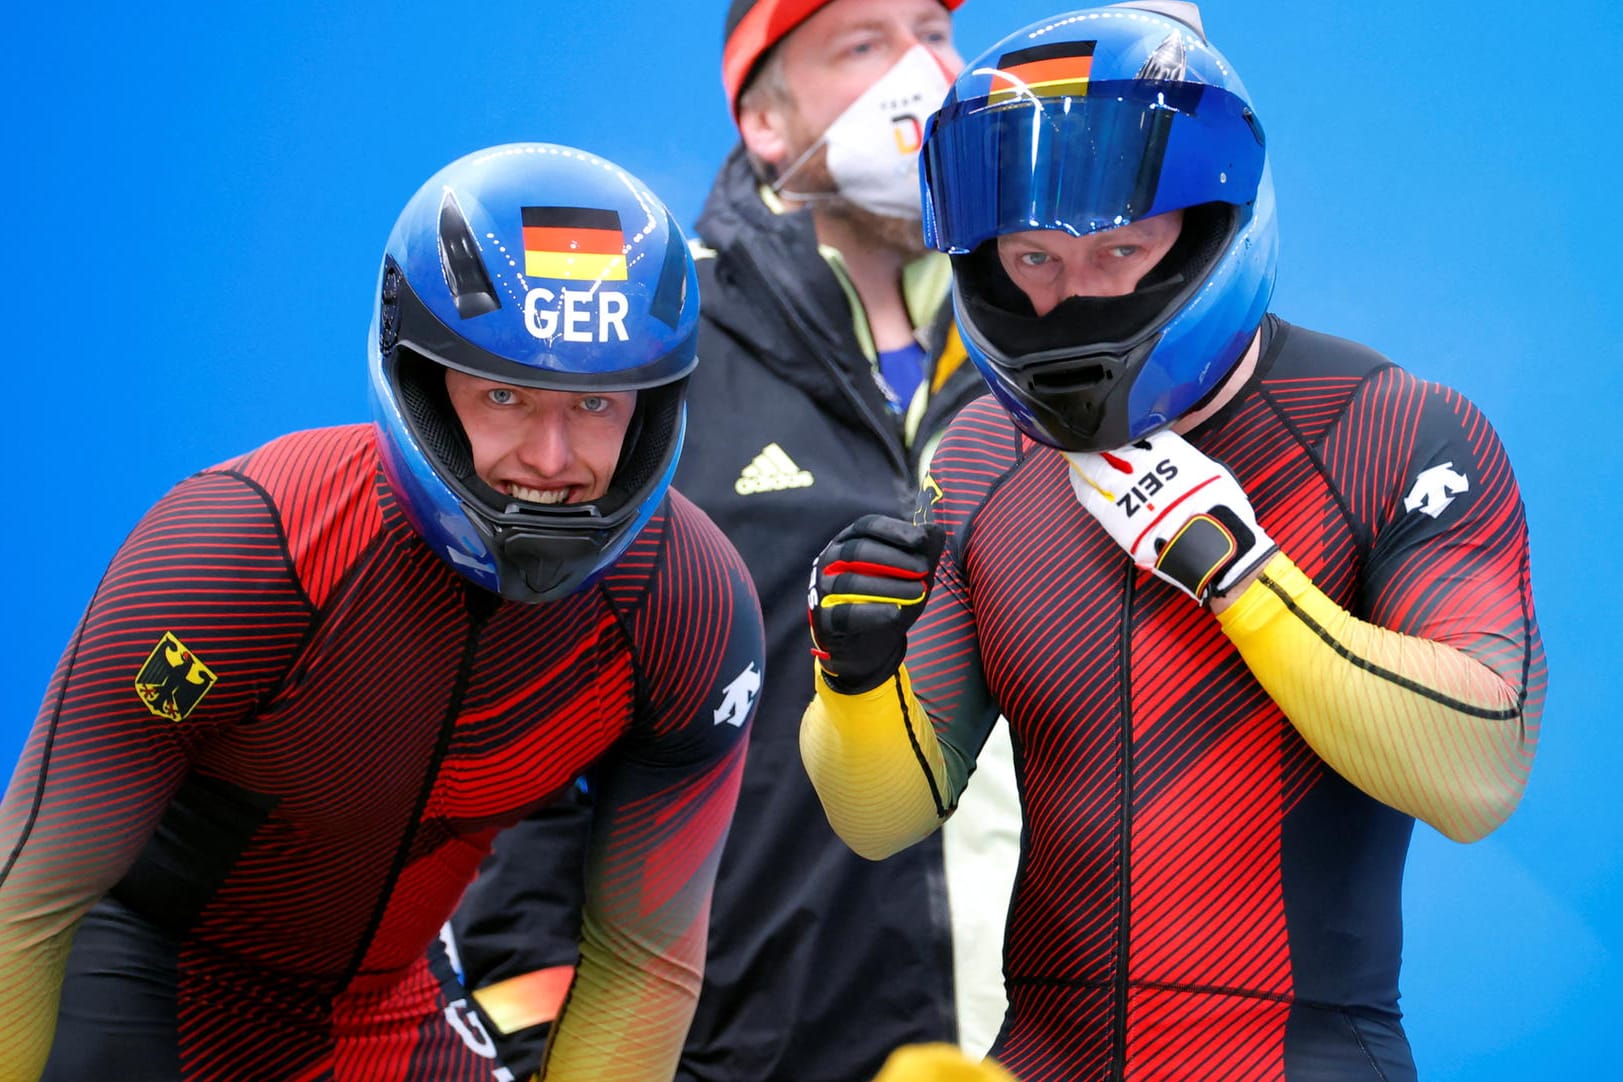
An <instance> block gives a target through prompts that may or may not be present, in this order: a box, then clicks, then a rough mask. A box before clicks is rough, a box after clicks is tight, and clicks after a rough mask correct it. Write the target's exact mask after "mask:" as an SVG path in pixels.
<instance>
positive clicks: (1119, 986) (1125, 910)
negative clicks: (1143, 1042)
mask: <svg viewBox="0 0 1623 1082" xmlns="http://www.w3.org/2000/svg"><path fill="white" fill-rule="evenodd" d="M1137 575H1138V570H1137V568H1135V567H1134V566H1133V565H1132V563H1131V562H1129V563H1128V565H1127V573H1126V589H1125V590H1124V591H1123V604H1122V617H1121V796H1120V802H1119V804H1118V807H1119V808H1120V809H1121V830H1120V834H1119V836H1120V842H1119V843H1118V857H1117V861H1116V864H1117V874H1118V875H1119V877H1120V884H1119V886H1118V887H1117V889H1116V977H1115V988H1114V989H1113V999H1114V1003H1113V1014H1114V1018H1115V1022H1114V1024H1113V1026H1112V1029H1113V1031H1114V1032H1113V1033H1112V1035H1111V1043H1112V1045H1113V1046H1114V1047H1113V1049H1112V1053H1111V1060H1112V1062H1111V1071H1110V1077H1111V1078H1113V1079H1118V1080H1119V1079H1125V1078H1126V1077H1127V985H1128V971H1127V964H1128V957H1127V953H1128V943H1129V938H1130V934H1131V931H1132V928H1131V921H1132V893H1133V881H1132V880H1133V877H1132V860H1133V857H1132V852H1133V850H1132V842H1133V695H1132V660H1133V656H1132V654H1133V592H1134V587H1135V585H1136V582H1137Z"/></svg>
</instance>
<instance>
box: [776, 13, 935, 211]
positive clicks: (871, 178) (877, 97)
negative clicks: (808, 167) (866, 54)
mask: <svg viewBox="0 0 1623 1082" xmlns="http://www.w3.org/2000/svg"><path fill="white" fill-rule="evenodd" d="M951 86H952V81H951V80H950V79H949V78H948V77H947V73H946V72H945V71H944V70H942V67H941V61H940V60H938V59H937V58H936V56H935V54H934V53H932V52H931V51H930V50H929V49H927V48H925V47H924V46H923V45H915V46H913V47H912V48H911V49H909V50H907V52H906V53H904V54H902V58H901V59H900V60H898V61H896V63H895V64H894V65H893V66H892V67H891V69H890V70H889V71H887V72H886V73H885V74H884V75H882V76H880V77H879V78H878V79H877V80H876V81H875V82H874V84H873V85H872V86H870V87H869V88H868V89H867V90H865V91H863V92H862V96H861V97H859V98H857V100H856V101H854V102H852V103H851V104H850V105H849V106H847V107H846V110H845V112H843V113H841V114H840V115H839V116H837V117H835V118H834V122H833V123H831V124H830V125H829V126H828V129H827V130H826V131H824V132H823V134H822V136H821V137H820V138H819V139H818V140H817V142H815V143H813V144H812V145H811V146H810V147H808V148H807V149H806V152H805V153H804V154H802V155H801V156H800V157H798V158H796V159H795V161H794V162H793V164H791V165H790V166H789V168H788V169H786V170H784V172H783V175H782V176H780V177H779V178H778V180H777V182H776V183H775V184H773V185H772V188H773V190H774V191H777V192H780V193H782V194H784V195H788V196H790V197H792V198H795V199H817V198H827V197H828V193H819V192H804V193H803V192H796V191H792V190H789V189H787V188H786V187H785V184H786V182H787V181H788V180H789V178H790V177H791V176H793V175H794V172H795V170H796V169H799V168H800V166H801V165H802V164H803V163H804V162H805V161H806V159H807V158H809V157H811V155H812V154H813V153H814V152H815V151H816V150H817V148H818V147H819V146H823V145H827V147H828V172H829V175H830V176H831V177H833V179H834V184H835V186H836V187H837V188H838V194H839V195H841V196H843V197H844V198H845V199H847V200H849V201H850V202H852V203H855V204H856V205H857V206H859V207H862V208H863V209H865V210H869V211H872V212H873V213H874V214H879V215H882V216H884V217H886V218H913V219H917V218H918V217H919V216H920V213H921V211H920V208H919V146H920V144H921V143H922V142H923V140H924V121H925V119H926V118H927V117H929V115H930V114H931V113H933V112H935V111H936V110H937V109H939V108H940V107H941V100H942V99H943V98H945V97H946V96H947V91H948V89H950V88H951Z"/></svg>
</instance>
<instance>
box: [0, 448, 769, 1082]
mask: <svg viewBox="0 0 1623 1082" xmlns="http://www.w3.org/2000/svg"><path fill="white" fill-rule="evenodd" d="M762 651H763V646H762V636H761V625H760V617H759V608H758V605H757V602H756V599H755V596H754V591H753V587H752V586H751V584H750V579H749V576H748V574H747V572H746V571H745V569H744V567H743V565H742V563H741V562H740V561H739V559H738V557H737V554H736V553H735V552H734V551H733V549H732V547H731V545H729V544H728V542H727V541H726V540H725V539H724V538H723V537H722V536H721V534H720V533H719V532H718V531H717V530H716V529H715V527H714V526H713V525H712V524H711V523H710V522H709V520H708V519H707V518H705V517H704V516H703V514H701V513H699V512H698V511H697V510H696V509H695V508H694V507H693V506H692V504H690V503H689V502H687V500H686V499H684V498H683V497H682V496H681V495H680V494H678V493H676V492H674V491H673V492H672V493H671V494H670V495H669V497H668V499H667V501H666V502H665V504H664V505H663V506H662V507H661V509H660V510H659V511H658V512H657V513H656V514H655V516H654V518H653V519H652V521H651V522H650V523H649V525H648V526H647V527H646V528H645V529H644V530H643V531H642V532H641V533H640V534H639V535H638V536H637V537H636V538H635V539H634V540H633V541H632V543H631V545H630V547H629V548H628V549H627V551H626V552H625V553H624V554H623V555H622V557H621V558H620V559H619V560H618V561H616V563H615V564H614V565H613V566H612V567H611V568H609V569H608V571H607V572H606V573H604V575H603V576H602V577H601V579H600V581H599V582H598V583H597V584H595V585H593V586H591V587H589V588H586V589H584V590H582V591H580V592H578V593H576V594H574V595H572V596H570V597H567V598H564V599H562V600H558V601H554V602H551V603H547V604H541V605H524V604H515V603H507V602H503V601H501V599H500V598H498V597H497V596H496V595H495V594H492V593H488V592H486V591H483V590H481V589H479V588H477V587H475V586H474V585H472V584H471V583H470V582H468V581H467V580H465V579H464V578H463V577H461V576H460V575H458V574H457V572H456V571H455V570H453V569H452V568H451V567H450V566H449V565H448V564H446V563H444V562H442V560H441V559H440V558H439V557H438V556H436V555H435V553H434V552H433V551H432V550H431V549H430V548H429V547H428V546H427V545H426V544H425V543H423V542H422V541H421V539H420V538H419V537H418V535H417V534H416V533H415V532H414V531H413V530H412V528H411V527H410V525H409V524H408V523H407V521H406V518H405V516H404V514H403V512H402V510H401V508H400V507H399V506H398V504H397V503H396V501H395V499H394V497H393V496H392V494H391V492H390V490H389V488H388V485H387V483H386V481H385V480H384V479H383V476H382V474H381V472H380V469H379V458H378V451H377V447H376V444H375V442H374V431H373V429H372V428H370V427H367V426H352V427H346V428H336V429H326V430H319V431H312V432H304V433H297V434H294V435H291V436H287V437H284V438H282V439H279V440H276V441H273V442H271V443H269V444H267V445H266V446H264V447H262V448H260V449H258V450H256V451H253V452H251V453H249V454H246V455H243V456H242V457H240V458H237V459H234V460H232V461H230V462H227V463H225V464H223V465H221V466H218V467H216V468H213V469H210V470H206V471H204V472H202V473H199V474H196V475H194V476H193V477H191V478H189V479H187V480H186V481H184V482H182V483H181V484H180V485H178V486H177V487H176V488H175V489H174V490H173V491H171V492H170V493H169V495H167V496H166V497H165V498H164V499H163V500H161V501H160V502H159V503H158V504H157V505H155V506H154V507H153V509H152V510H151V511H150V512H148V514H147V515H146V516H145V517H144V518H143V520H142V521H141V523H140V524H139V525H138V526H137V527H136V529H135V531H134V532H133V533H132V534H131V535H130V536H129V538H128V539H127V540H126V541H125V543H124V545H123V546H122V548H121V549H120V550H119V552H118V554H117V555H116V557H115V558H114V560H113V562H112V565H111V566H110V568H109V569H108V571H107V573H106V575H105V577H104V578H103V579H102V582H101V584H100V586H99V588H98V589H97V591H96V594H95V596H94V597H93V599H92V600H91V602H90V606H89V609H88V611H87V612H86V613H85V616H84V619H83V621H82V623H81V624H80V626H79V629H78V631H77V632H76V633H75V635H74V636H73V639H72V641H71V642H70V644H69V645H68V648H67V651H66V653H65V655H64V656H63V658H62V661H61V663H60V665H59V667H58V669H57V672H56V675H55V678H54V680H53V681H52V683H51V686H50V689H49V692H48V694H47V696H46V699H45V702H44V705H43V706H42V707H41V710H40V713H39V716H38V720H37V721H36V723H35V726H34V729H33V733H32V735H31V737H30V739H29V741H28V744H27V746H26V748H25V750H24V752H23V754H22V757H21V759H20V760H19V762H18V764H17V767H16V771H15V774H14V775H13V778H12V782H11V786H10V788H9V790H8V791H7V794H6V798H5V803H4V805H3V808H0V1079H6V1080H8V1082H9V1080H15V1079H33V1078H36V1077H40V1071H41V1064H42V1063H43V1062H44V1060H45V1059H46V1056H47V1052H48V1051H49V1057H50V1059H49V1065H48V1066H46V1067H44V1071H45V1075H44V1077H46V1078H49V1079H59V1078H60V1079H73V1080H80V1079H86V1078H120V1079H157V1078H164V1079H184V1080H194V1079H215V1078H229V1079H232V1080H238V1082H240V1080H246V1079H264V1080H275V1082H289V1080H301V1082H303V1080H325V1079H356V1080H365V1082H406V1080H422V1082H461V1080H469V1082H471V1080H474V1079H479V1080H489V1079H491V1078H493V1077H495V1078H500V1077H503V1076H504V1075H505V1074H506V1072H505V1071H503V1070H501V1069H500V1068H498V1067H497V1066H496V1064H495V1062H494V1060H493V1059H492V1058H491V1057H492V1055H493V1051H492V1049H491V1048H490V1044H489V1040H488V1038H487V1037H486V1036H485V1035H484V1033H483V1031H482V1029H481V1027H480V1026H479V1024H478V1022H477V1021H475V1020H474V1019H473V1018H472V1017H471V1016H470V1014H469V1012H468V1010H467V1007H466V1004H464V1003H461V1002H459V997H460V993H459V992H457V991H455V987H456V986H455V982H454V980H451V979H450V974H449V973H445V974H439V973H431V972H430V970H429V966H428V963H427V962H425V960H424V959H425V956H426V951H427V947H428V944H429V942H430V941H431V940H432V939H433V938H434V937H435V936H436V934H437V933H438V931H439V929H440V927H441V925H442V924H443V923H444V921H445V919H446V918H447V916H448V915H449V914H450V912H451V910H452V909H453V907H454V906H455V905H456V903H457V900H458V898H459V897H460V896H461V894H462V891H463V889H464V887H465V886H466V885H467V883H468V882H469V881H470V880H471V879H472V878H473V875H474V872H475V869H476V868H477V867H478V865H479V862H480V860H481V858H482V857H483V856H484V855H485V854H486V853H487V852H488V851H489V848H490V842H491V838H492V836H493V835H494V834H495V833H496V832H497V831H498V830H499V829H501V828H502V827H504V826H506V825H508V824H511V823H513V822H516V821H517V820H519V819H520V818H522V817H523V816H524V815H526V814H527V813H529V812H531V811H533V810H534V809H535V808H537V807H538V806H540V805H542V804H544V803H546V802H547V801H549V800H551V799H553V798H554V797H555V796H556V795H557V794H558V793H559V792H561V791H564V790H566V789H567V787H568V786H569V785H570V783H571V782H572V781H573V780H574V779H575V778H576V777H577V776H578V775H580V774H581V773H582V772H583V771H584V770H586V769H587V768H588V767H591V768H592V770H593V776H594V777H595V778H596V780H597V785H598V789H597V794H598V796H597V802H596V809H597V810H596V818H595V823H594V827H593V833H592V843H591V852H590V856H589V859H588V864H587V908H586V912H585V916H584V930H583V941H582V948H581V953H582V961H581V967H580V975H579V978H578V979H577V981H576V984H575V987H574V990H573V992H572V995H571V998H570V1001H569V1003H568V1005H567V1007H566V1008H565V1013H564V1016H563V1018H562V1020H561V1021H560V1026H559V1035H558V1037H557V1039H556V1041H555V1042H554V1044H553V1048H552V1055H551V1060H550V1062H549V1065H548V1068H547V1074H546V1077H547V1078H549V1079H554V1078H557V1079H564V1078H567V1079H579V1080H584V1079H599V1078H611V1077H612V1078H617V1079H653V1078H655V1077H657V1076H658V1075H659V1074H660V1073H661V1072H663V1073H664V1074H665V1076H666V1077H668V1072H669V1069H670V1064H673V1063H674V1062H675V1057H676V1054H677V1051H678V1049H679V1048H680V1046H681V1042H682V1037H683V1035H684V1033H685V1032H686V1029H687V1024H688V1019H689V1017H690V1016H691V1013H692V1010H693V1004H694V1002H695V1000H696V998H697V995H698V987H699V981H700V974H701V972H702V968H703V958H704V940H705V927H706V917H707V912H708V904H709V897H710V889H711V883H712V880H713V877H714V874H715V868H716V863H717V860H718V858H719V854H720V851H721V846H722V843H723V841H724V839H725V836H726V833H727V828H728V824H729V821H730V818H731V814H732V809H733V804H734V800H735V796H736V791H737V787H738V781H739V776H740V773H741V769H742V766H743V754H744V746H745V737H746V733H747V729H748V721H749V718H750V715H751V711H752V709H753V702H754V699H755V696H756V692H757V689H758V686H759V681H760V676H761V665H762V660H761V659H762ZM87 913H88V915H87ZM64 974H65V977H64ZM59 986H60V1000H61V1002H60V1014H59V1012H58V992H59ZM53 1028H54V1030H55V1041H54V1046H53V1044H52V1039H53V1037H52V1034H53Z"/></svg>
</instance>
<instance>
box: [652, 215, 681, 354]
mask: <svg viewBox="0 0 1623 1082" xmlns="http://www.w3.org/2000/svg"><path fill="white" fill-rule="evenodd" d="M665 235H666V236H667V237H669V238H670V239H669V241H668V242H667V243H666V245H665V262H664V263H663V264H662V265H661V266H660V268H659V281H658V282H657V283H656V284H655V286H654V296H653V298H652V299H651V300H650V301H649V302H648V314H649V315H651V316H653V317H654V318H655V319H657V320H659V321H660V322H661V323H663V324H665V326H667V327H669V328H671V330H673V331H674V330H675V329H676V325H677V323H679V322H680V321H681V319H682V309H683V308H685V307H686V306H687V299H688V252H687V248H686V247H685V246H684V245H683V244H682V242H681V237H682V231H681V230H680V229H678V228H677V227H676V223H675V222H673V221H671V216H670V215H669V214H667V215H665Z"/></svg>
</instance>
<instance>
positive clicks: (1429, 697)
mask: <svg viewBox="0 0 1623 1082" xmlns="http://www.w3.org/2000/svg"><path fill="white" fill-rule="evenodd" d="M1404 381H1408V383H1409V385H1407V386H1406V385H1404ZM1366 397H1367V398H1368V399H1370V401H1367V402H1364V403H1362V404H1361V408H1360V409H1358V410H1357V411H1355V412H1356V413H1357V414H1358V415H1361V416H1366V417H1373V418H1383V419H1390V418H1399V419H1401V420H1402V421H1403V423H1404V425H1405V427H1406V428H1407V429H1411V430H1412V431H1413V432H1414V433H1415V435H1414V436H1413V438H1412V453H1411V454H1410V455H1408V456H1407V458H1406V461H1405V462H1404V468H1403V469H1401V470H1400V471H1395V478H1396V483H1395V484H1389V485H1386V486H1384V489H1385V491H1384V499H1383V500H1382V501H1381V502H1380V506H1381V507H1382V514H1381V515H1380V516H1379V519H1378V521H1376V522H1375V523H1373V524H1372V530H1373V533H1374V537H1375V541H1374V546H1373V549H1372V554H1371V558H1370V561H1369V564H1368V566H1367V567H1366V569H1365V573H1364V576H1363V589H1362V593H1363V599H1362V601H1361V603H1360V604H1361V606H1362V608H1364V609H1365V610H1366V615H1367V618H1365V617H1361V616H1358V615H1354V614H1353V613H1352V612H1349V611H1348V610H1347V609H1345V608H1343V607H1341V606H1339V605H1337V604H1335V603H1334V602H1333V601H1331V600H1330V599H1329V598H1328V597H1326V596H1325V595H1324V594H1323V593H1322V592H1321V591H1320V590H1319V589H1318V587H1317V586H1315V585H1314V583H1313V582H1312V581H1311V580H1310V579H1309V578H1308V576H1306V575H1305V574H1303V573H1302V572H1301V571H1300V570H1299V569H1298V568H1297V567H1296V566H1295V565H1294V564H1293V563H1292V562H1291V561H1290V560H1289V559H1288V558H1287V557H1286V556H1284V555H1276V556H1274V557H1273V558H1272V559H1271V560H1270V561H1269V563H1268V565H1267V566H1266V568H1265V570H1264V573H1263V575H1262V576H1261V578H1260V579H1259V580H1258V581H1257V582H1255V583H1253V584H1252V585H1251V586H1249V587H1248V588H1247V589H1246V591H1245V592H1244V593H1243V594H1242V595H1241V596H1240V597H1239V598H1238V599H1237V600H1236V602H1235V603H1234V605H1232V606H1231V607H1230V608H1228V609H1227V610H1226V611H1225V612H1223V613H1221V614H1220V615H1219V620H1220V622H1221V623H1222V626H1223V628H1224V631H1225V632H1226V633H1227V634H1228V636H1229V638H1230V639H1231V640H1232V641H1233V642H1234V644H1235V645H1236V647H1237V648H1238V649H1239V651H1240V653H1241V655H1242V656H1243V657H1244V658H1245V661H1246V663H1247V664H1248V665H1249V666H1250V668H1251V671H1252V672H1253V674H1254V675H1255V676H1256V677H1257V679H1258V680H1259V681H1260V682H1261V683H1262V685H1263V686H1264V687H1265V688H1266V689H1267V690H1268V692H1269V694H1270V695H1271V696H1272V697H1273V699H1274V700H1275V702H1277V703H1278V704H1279V705H1280V707H1281V709H1282V710H1283V711H1284V712H1285V715H1286V716H1287V717H1288V718H1289V719H1290V720H1291V722H1292V723H1293V724H1294V725H1295V726H1296V728H1297V729H1298V731H1300V732H1301V734H1302V736H1303V737H1304V738H1305V739H1306V740H1307V742H1308V744H1309V745H1310V746H1312V748H1313V749H1314V750H1315V751H1316V752H1317V753H1318V754H1319V756H1320V757H1321V758H1323V759H1324V760H1325V761H1326V762H1327V763H1329V764H1330V765H1331V766H1332V767H1334V768H1335V769H1336V771H1337V772H1338V773H1340V774H1341V775H1342V776H1343V777H1345V778H1347V780H1348V781H1351V782H1352V783H1353V784H1354V785H1357V786H1358V787H1359V788H1360V789H1362V790H1364V791H1365V792H1366V793H1368V794H1369V795H1371V796H1373V797H1375V798H1376V799H1377V800H1380V801H1382V802H1384V803H1386V804H1389V805H1391V806H1392V807H1394V808H1397V809H1398V810H1400V811H1403V812H1406V813H1408V814H1410V815H1413V816H1415V817H1416V818H1418V819H1422V820H1424V821H1426V822H1428V823H1430V824H1431V825H1432V826H1434V827H1436V828H1437V829H1438V830H1439V831H1441V832H1442V833H1443V834H1445V835H1447V836H1448V837H1450V838H1453V839H1455V840H1457V841H1473V840H1475V839H1478V838H1481V837H1483V836H1484V835H1486V834H1488V833H1489V832H1491V831H1492V830H1494V829H1495V828H1496V827H1498V826H1499V825H1500V824H1501V823H1503V822H1504V821H1505V819H1506V818H1507V817H1508V816H1509V815H1510V814H1511V812H1512V811H1513V810H1514V809H1515V807H1516V805H1517V803H1518V802H1519V801H1520V799H1521V795H1522V792H1523V790H1524V789H1525V787H1526V784H1527V777H1528V773H1529V771H1530V769H1531V766H1532V760H1533V752H1534V749H1535V747H1536V745H1537V739H1538V728H1539V718H1540V713H1541V710H1542V704H1543V696H1544V682H1545V677H1544V653H1543V648H1542V646H1541V644H1540V640H1539V634H1538V625H1537V621H1536V620H1535V618H1534V614H1533V597H1532V584H1531V578H1530V571H1529V558H1528V539H1527V526H1526V521H1525V518H1524V515H1523V509H1522V503H1521V498H1520V495H1519V491H1518V489H1517V486H1516V482H1515V478H1514V476H1513V475H1512V473H1511V470H1510V464H1509V462H1508V460H1507V458H1506V456H1505V453H1504V450H1503V448H1502V447H1501V446H1500V444H1499V441H1498V438H1497V437H1496V436H1495V434H1494V432H1493V430H1492V429H1491V428H1490V427H1489V426H1488V424H1487V422H1486V420H1485V419H1483V418H1482V416H1481V414H1480V413H1478V412H1477V411H1476V410H1475V409H1474V408H1473V407H1472V406H1471V405H1470V403H1468V402H1466V401H1464V400H1463V399H1461V398H1460V397H1459V396H1458V395H1456V394H1454V393H1452V392H1449V391H1447V390H1446V389H1443V388H1439V387H1436V386H1434V385H1422V384H1418V381H1413V380H1412V377H1406V376H1403V375H1402V374H1401V373H1393V374H1390V375H1389V376H1388V377H1387V378H1386V379H1384V380H1382V381H1380V382H1378V383H1377V385H1376V386H1375V387H1374V388H1372V389H1371V390H1370V392H1369V393H1368V395H1367V396H1366ZM1409 401H1418V402H1419V406H1418V408H1416V409H1405V408H1404V405H1403V404H1404V403H1405V402H1409ZM1363 443H1364V444H1365V445H1377V444H1378V441H1375V440H1369V439H1365V440H1364V441H1363ZM1361 487H1362V488H1363V489H1365V490H1374V489H1379V488H1382V487H1383V486H1381V485H1379V484H1376V483H1374V482H1371V483H1368V484H1364V485H1362V486H1361ZM1353 502H1354V503H1355V504H1357V503H1358V502H1359V501H1358V499H1357V495H1356V493H1355V495H1354V499H1353Z"/></svg>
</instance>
